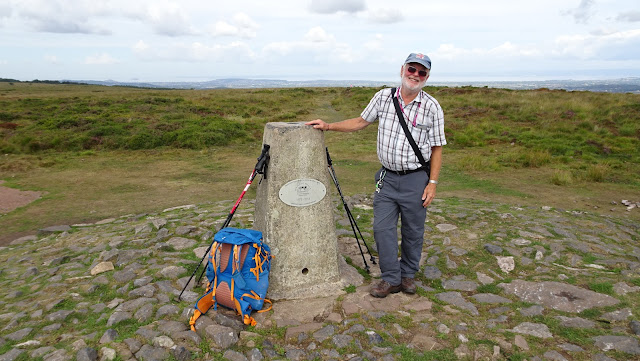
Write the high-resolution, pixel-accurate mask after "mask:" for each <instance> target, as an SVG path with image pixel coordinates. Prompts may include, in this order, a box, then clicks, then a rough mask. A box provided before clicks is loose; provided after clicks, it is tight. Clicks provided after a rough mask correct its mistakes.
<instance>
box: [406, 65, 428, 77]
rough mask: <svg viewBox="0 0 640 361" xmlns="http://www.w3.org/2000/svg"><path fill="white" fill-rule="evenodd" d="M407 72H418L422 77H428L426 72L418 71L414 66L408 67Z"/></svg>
mask: <svg viewBox="0 0 640 361" xmlns="http://www.w3.org/2000/svg"><path fill="white" fill-rule="evenodd" d="M407 71H408V72H409V73H411V74H413V73H415V72H416V71H417V72H418V75H420V76H421V77H425V76H427V71H426V70H418V69H416V67H414V66H408V67H407Z"/></svg>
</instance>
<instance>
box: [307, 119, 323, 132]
mask: <svg viewBox="0 0 640 361" xmlns="http://www.w3.org/2000/svg"><path fill="white" fill-rule="evenodd" d="M304 125H313V129H319V130H329V124H328V123H326V122H325V121H324V120H322V119H316V120H312V121H310V122H307V123H304Z"/></svg>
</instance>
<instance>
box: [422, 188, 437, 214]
mask: <svg viewBox="0 0 640 361" xmlns="http://www.w3.org/2000/svg"><path fill="white" fill-rule="evenodd" d="M435 197H436V185H435V184H433V183H429V184H427V186H426V187H425V188H424V192H422V206H423V207H424V208H427V207H428V206H429V205H430V204H431V201H433V199H434V198H435Z"/></svg>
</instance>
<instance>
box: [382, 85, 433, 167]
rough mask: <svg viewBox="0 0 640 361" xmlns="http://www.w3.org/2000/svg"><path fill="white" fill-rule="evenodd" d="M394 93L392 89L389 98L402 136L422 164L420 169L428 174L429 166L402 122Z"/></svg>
mask: <svg viewBox="0 0 640 361" xmlns="http://www.w3.org/2000/svg"><path fill="white" fill-rule="evenodd" d="M395 93H396V88H392V89H391V97H392V98H393V105H394V106H395V107H396V114H398V119H399V120H400V125H401V126H402V130H404V134H405V135H406V136H407V140H409V144H411V148H413V151H414V152H415V153H416V157H418V160H419V161H420V164H422V167H423V168H424V169H425V170H426V171H427V173H429V165H428V164H427V162H426V161H425V160H424V157H423V156H422V152H421V151H420V149H418V145H417V144H416V141H415V140H413V136H412V135H411V132H410V131H409V127H408V126H407V122H405V120H404V116H403V115H402V110H400V103H399V102H398V98H397V97H396V96H395Z"/></svg>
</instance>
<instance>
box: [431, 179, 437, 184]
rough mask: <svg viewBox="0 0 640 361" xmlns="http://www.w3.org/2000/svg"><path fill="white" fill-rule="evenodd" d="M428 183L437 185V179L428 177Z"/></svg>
mask: <svg viewBox="0 0 640 361" xmlns="http://www.w3.org/2000/svg"><path fill="white" fill-rule="evenodd" d="M429 183H433V184H435V185H438V181H437V180H433V179H429Z"/></svg>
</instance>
